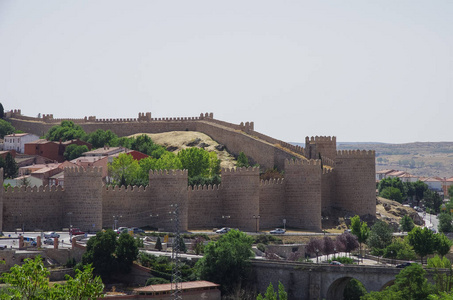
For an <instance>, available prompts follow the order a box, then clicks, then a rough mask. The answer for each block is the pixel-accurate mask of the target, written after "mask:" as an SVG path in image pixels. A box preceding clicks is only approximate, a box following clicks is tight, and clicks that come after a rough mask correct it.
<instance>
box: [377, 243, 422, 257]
mask: <svg viewBox="0 0 453 300" xmlns="http://www.w3.org/2000/svg"><path fill="white" fill-rule="evenodd" d="M383 256H384V257H385V258H396V259H403V260H415V259H416V258H417V256H416V254H415V251H414V249H413V248H412V246H411V245H410V244H409V242H408V241H407V239H401V238H396V239H394V240H393V242H392V243H391V244H390V245H388V246H387V247H386V248H385V249H384V253H383Z"/></svg>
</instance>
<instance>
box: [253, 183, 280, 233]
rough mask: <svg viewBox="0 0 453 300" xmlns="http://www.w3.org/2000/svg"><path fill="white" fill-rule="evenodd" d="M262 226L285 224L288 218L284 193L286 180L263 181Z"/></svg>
mask: <svg viewBox="0 0 453 300" xmlns="http://www.w3.org/2000/svg"><path fill="white" fill-rule="evenodd" d="M259 190H260V217H261V218H260V228H274V227H280V226H283V219H285V218H286V215H285V206H284V205H283V204H282V195H284V194H285V181H284V180H280V179H279V180H269V181H268V180H266V181H261V184H260V187H259Z"/></svg>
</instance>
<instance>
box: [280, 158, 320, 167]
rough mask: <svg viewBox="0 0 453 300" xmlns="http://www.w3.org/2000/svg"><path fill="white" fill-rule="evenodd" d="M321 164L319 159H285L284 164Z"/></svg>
mask: <svg viewBox="0 0 453 300" xmlns="http://www.w3.org/2000/svg"><path fill="white" fill-rule="evenodd" d="M304 165H305V166H321V161H320V160H319V159H307V160H299V159H290V160H289V159H286V160H285V166H304Z"/></svg>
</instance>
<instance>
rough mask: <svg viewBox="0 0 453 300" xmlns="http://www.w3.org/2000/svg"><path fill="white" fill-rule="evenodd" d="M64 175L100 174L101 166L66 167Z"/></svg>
mask: <svg viewBox="0 0 453 300" xmlns="http://www.w3.org/2000/svg"><path fill="white" fill-rule="evenodd" d="M64 172H65V176H102V167H89V168H86V169H84V168H83V167H66V168H64Z"/></svg>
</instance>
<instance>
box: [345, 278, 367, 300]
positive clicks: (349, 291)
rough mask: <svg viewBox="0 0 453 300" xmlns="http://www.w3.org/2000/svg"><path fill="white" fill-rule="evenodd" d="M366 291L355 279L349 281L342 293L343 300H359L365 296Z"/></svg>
mask: <svg viewBox="0 0 453 300" xmlns="http://www.w3.org/2000/svg"><path fill="white" fill-rule="evenodd" d="M366 293H367V291H366V288H365V287H364V286H363V284H362V283H361V282H360V281H358V280H357V279H351V280H350V281H349V282H348V284H347V285H346V287H345V288H344V292H343V299H347V300H360V297H362V296H364V295H366Z"/></svg>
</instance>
